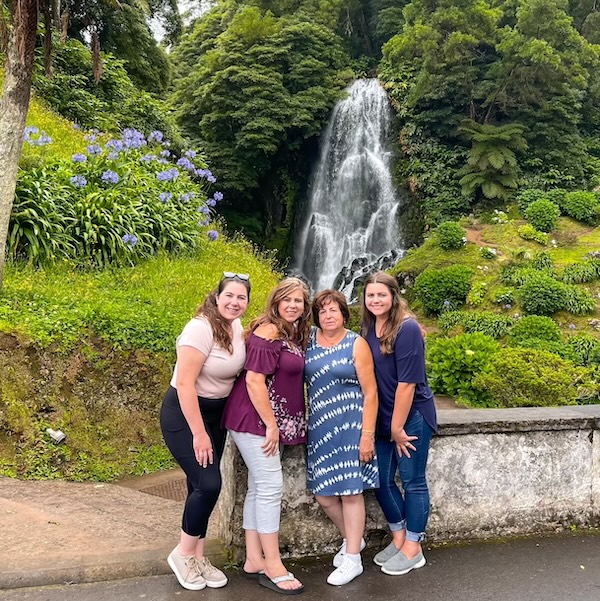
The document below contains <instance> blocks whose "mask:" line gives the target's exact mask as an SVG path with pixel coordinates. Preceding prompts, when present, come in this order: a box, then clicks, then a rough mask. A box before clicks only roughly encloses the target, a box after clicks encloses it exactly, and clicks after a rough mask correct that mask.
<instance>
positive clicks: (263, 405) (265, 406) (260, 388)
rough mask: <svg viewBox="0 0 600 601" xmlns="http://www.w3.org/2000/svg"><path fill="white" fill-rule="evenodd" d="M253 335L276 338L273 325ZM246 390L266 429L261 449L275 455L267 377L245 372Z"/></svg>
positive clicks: (276, 430)
mask: <svg viewBox="0 0 600 601" xmlns="http://www.w3.org/2000/svg"><path fill="white" fill-rule="evenodd" d="M254 334H255V335H256V336H258V337H259V338H264V339H266V340H275V339H276V338H277V334H278V331H277V328H276V327H275V326H274V325H273V324H266V325H262V326H259V327H258V328H256V330H254ZM246 389H247V390H248V396H249V397H250V400H251V401H252V404H253V405H254V408H255V409H256V412H257V413H258V415H259V417H260V419H261V420H262V422H263V423H264V424H265V426H266V428H267V432H266V439H265V443H264V444H263V445H262V449H263V450H264V452H265V455H267V456H269V455H275V453H278V452H279V428H278V427H277V423H276V421H275V415H274V414H273V409H272V408H271V403H270V401H269V391H268V390H267V376H266V375H265V374H261V373H258V372H255V371H247V372H246Z"/></svg>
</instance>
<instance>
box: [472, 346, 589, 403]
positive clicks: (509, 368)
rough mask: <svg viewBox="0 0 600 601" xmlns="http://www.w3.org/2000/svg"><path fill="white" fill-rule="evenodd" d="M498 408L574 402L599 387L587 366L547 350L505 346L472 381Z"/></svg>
mask: <svg viewBox="0 0 600 601" xmlns="http://www.w3.org/2000/svg"><path fill="white" fill-rule="evenodd" d="M473 386H474V388H475V389H481V390H482V391H484V392H486V393H487V394H488V395H489V396H491V398H492V399H493V400H494V404H495V405H496V406H498V407H534V406H552V405H575V404H576V403H577V400H578V398H580V396H581V395H585V396H588V395H589V394H590V390H592V391H596V390H597V386H596V384H595V383H594V382H593V380H592V378H591V374H590V372H589V371H588V370H587V369H586V368H582V367H577V366H575V365H573V363H571V362H570V361H567V360H565V359H562V358H561V357H558V356H557V355H555V354H554V353H550V352H548V351H544V350H536V349H524V348H511V347H508V348H503V349H501V350H500V351H499V352H498V353H496V354H495V355H494V360H493V362H490V363H489V364H488V369H487V370H486V372H485V373H480V374H479V375H477V376H476V377H475V379H474V381H473Z"/></svg>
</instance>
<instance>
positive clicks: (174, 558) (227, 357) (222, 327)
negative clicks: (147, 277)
mask: <svg viewBox="0 0 600 601" xmlns="http://www.w3.org/2000/svg"><path fill="white" fill-rule="evenodd" d="M249 300H250V279H249V277H248V276H247V275H246V274H236V273H230V272H225V273H224V274H223V278H222V279H221V281H220V282H219V285H218V287H217V288H216V289H215V290H213V291H212V292H211V293H210V294H209V295H208V296H207V297H206V299H205V300H204V302H203V303H202V305H201V306H200V307H198V309H197V310H196V314H195V315H194V317H193V318H192V319H191V320H190V321H189V322H188V323H187V325H186V326H185V327H184V328H183V331H182V332H181V334H180V335H179V337H178V338H177V342H176V347H177V362H176V364H175V369H174V371H173V377H172V379H171V385H170V387H169V390H168V391H167V394H166V395H165V398H164V400H163V404H162V408H161V413H160V425H161V429H162V432H163V437H164V439H165V442H166V444H167V447H168V448H169V450H170V451H171V453H172V454H173V457H174V458H175V460H176V461H177V463H178V464H179V465H180V466H181V468H182V469H183V471H184V472H185V474H186V477H187V489H188V495H187V499H186V502H185V508H184V511H183V518H182V524H181V534H180V539H179V544H178V545H177V546H176V547H175V549H173V551H172V552H171V554H170V555H169V557H168V558H167V561H168V563H169V566H170V567H171V569H172V570H173V572H174V573H175V575H176V576H177V580H179V583H180V584H181V586H182V587H184V588H186V589H189V590H201V589H203V588H204V587H206V586H208V587H211V588H219V587H222V586H225V585H226V584H227V577H226V576H225V574H224V573H223V572H222V571H221V570H219V569H217V568H215V567H214V566H213V565H212V564H211V563H210V561H209V560H208V558H207V557H205V556H204V541H205V537H206V530H207V527H208V519H209V517H210V515H211V513H212V511H213V509H214V507H215V504H216V502H217V499H218V497H219V493H220V491H221V472H220V467H219V462H220V460H221V455H222V454H223V448H224V445H225V436H226V431H225V429H224V428H222V426H221V419H222V416H223V409H224V407H225V401H226V400H227V397H228V396H229V393H230V392H231V389H232V387H233V384H234V382H235V379H236V377H237V375H238V374H239V373H240V371H241V370H242V367H243V366H244V361H245V359H246V347H245V344H244V339H243V328H242V324H241V322H240V317H241V316H242V315H243V314H244V312H245V311H246V307H247V306H248V302H249Z"/></svg>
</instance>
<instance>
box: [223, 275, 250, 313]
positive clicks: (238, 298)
mask: <svg viewBox="0 0 600 601" xmlns="http://www.w3.org/2000/svg"><path fill="white" fill-rule="evenodd" d="M247 307H248V290H247V289H246V286H244V284H242V283H241V282H236V281H235V280H232V281H230V282H227V283H226V284H225V285H224V286H223V290H221V292H220V293H219V294H217V310H218V311H219V313H220V314H221V316H222V317H223V318H224V319H226V320H227V321H233V320H234V319H237V318H238V317H241V316H242V315H243V314H244V312H245V311H246V308H247Z"/></svg>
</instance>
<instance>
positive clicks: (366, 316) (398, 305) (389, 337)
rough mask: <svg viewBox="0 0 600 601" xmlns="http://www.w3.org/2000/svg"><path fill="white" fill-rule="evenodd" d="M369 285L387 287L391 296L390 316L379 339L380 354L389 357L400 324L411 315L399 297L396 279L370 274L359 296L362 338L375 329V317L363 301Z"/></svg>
mask: <svg viewBox="0 0 600 601" xmlns="http://www.w3.org/2000/svg"><path fill="white" fill-rule="evenodd" d="M369 284H384V285H385V286H387V287H388V290H389V291H390V294H391V295H392V308H391V309H390V314H389V316H388V318H387V321H386V322H385V324H384V325H383V329H382V331H381V336H380V337H379V348H380V350H381V354H382V355H391V354H392V353H393V352H394V343H395V342H396V336H397V335H398V332H399V331H400V328H401V327H402V322H403V321H404V319H406V317H409V316H410V315H411V313H410V312H409V310H408V304H407V302H406V301H405V300H404V299H403V298H402V297H401V296H400V286H398V281H397V280H396V278H395V277H392V276H391V275H390V274H389V273H386V272H385V271H378V272H377V273H372V274H371V275H370V276H369V277H368V278H367V279H366V280H365V287H364V288H363V292H362V296H361V303H360V309H361V334H362V335H363V336H366V335H367V332H368V331H369V329H370V328H371V327H373V328H374V327H375V316H374V315H373V313H371V311H369V310H368V309H367V305H366V301H365V299H366V296H367V286H368V285H369Z"/></svg>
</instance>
